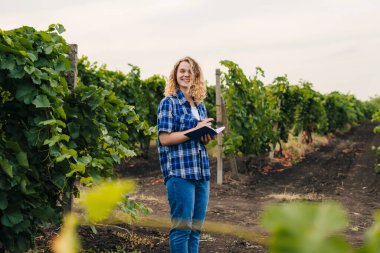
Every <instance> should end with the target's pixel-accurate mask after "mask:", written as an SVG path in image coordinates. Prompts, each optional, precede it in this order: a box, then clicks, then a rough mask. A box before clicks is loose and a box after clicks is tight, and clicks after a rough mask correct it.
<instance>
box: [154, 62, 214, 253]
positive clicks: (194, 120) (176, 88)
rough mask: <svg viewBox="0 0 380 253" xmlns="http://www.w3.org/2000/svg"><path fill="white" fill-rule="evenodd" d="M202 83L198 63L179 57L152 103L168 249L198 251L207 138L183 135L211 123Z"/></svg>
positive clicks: (205, 193)
mask: <svg viewBox="0 0 380 253" xmlns="http://www.w3.org/2000/svg"><path fill="white" fill-rule="evenodd" d="M205 97H206V85H205V82H204V80H203V74H202V70H201V68H200V66H199V64H198V63H197V62H196V61H195V60H193V59H192V58H190V57H185V58H183V59H181V60H179V61H178V62H177V63H176V64H175V65H174V68H173V70H172V71H171V73H170V77H169V81H168V83H167V85H166V87H165V98H164V99H162V101H161V103H160V105H159V107H158V117H157V127H158V133H159V136H158V151H159V156H160V164H161V170H162V173H163V176H164V180H165V185H166V192H167V195H168V200H169V206H170V217H171V230H170V233H169V238H170V251H171V252H173V253H174V252H175V253H182V252H184V253H188V252H191V253H193V252H198V248H199V238H200V231H201V227H202V224H203V222H204V219H205V216H206V208H207V203H208V197H209V189H210V184H209V180H210V167H209V160H208V155H207V151H206V148H205V146H204V145H206V144H207V143H208V142H209V141H210V140H211V137H210V136H209V135H205V136H202V137H201V138H200V139H199V140H194V139H189V138H188V137H187V136H185V134H186V133H187V132H190V131H193V130H195V129H196V128H199V127H203V126H205V125H209V126H210V125H211V123H210V122H211V121H212V120H213V119H212V118H207V113H206V108H205V105H204V104H203V102H202V101H203V99H204V98H205Z"/></svg>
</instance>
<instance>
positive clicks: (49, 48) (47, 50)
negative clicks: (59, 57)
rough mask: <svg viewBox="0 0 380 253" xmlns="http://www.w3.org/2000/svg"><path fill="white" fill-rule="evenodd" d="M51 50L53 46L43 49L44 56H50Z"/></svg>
mask: <svg viewBox="0 0 380 253" xmlns="http://www.w3.org/2000/svg"><path fill="white" fill-rule="evenodd" d="M53 49H54V45H50V46H48V47H46V48H45V54H47V55H49V54H51V52H53Z"/></svg>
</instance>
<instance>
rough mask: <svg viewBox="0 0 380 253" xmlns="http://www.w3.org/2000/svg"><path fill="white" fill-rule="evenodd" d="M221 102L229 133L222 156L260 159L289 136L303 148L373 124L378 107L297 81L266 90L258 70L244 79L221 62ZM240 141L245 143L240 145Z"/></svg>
mask: <svg viewBox="0 0 380 253" xmlns="http://www.w3.org/2000/svg"><path fill="white" fill-rule="evenodd" d="M221 64H222V65H223V66H224V67H226V68H227V71H226V72H224V73H223V74H222V96H223V99H224V101H225V106H226V111H227V118H228V122H229V128H230V129H229V132H228V133H227V134H226V136H225V137H224V143H223V149H224V153H226V154H235V155H236V154H244V155H263V154H266V153H268V152H269V151H270V150H271V147H274V146H275V145H276V144H280V147H281V141H283V142H287V140H288V136H289V135H290V134H293V135H296V136H297V135H300V134H302V137H303V139H304V141H305V142H306V143H310V142H312V141H313V140H312V134H313V133H316V134H321V135H325V134H328V133H336V132H337V131H342V130H346V129H347V128H348V127H350V126H353V125H357V124H359V123H361V122H363V121H365V120H368V119H370V118H371V116H372V114H373V113H374V112H375V110H376V108H377V107H376V106H375V105H374V104H373V103H370V102H362V101H359V100H358V99H356V98H355V96H353V95H345V94H341V93H339V92H332V93H330V94H327V95H322V94H321V93H319V92H318V91H316V90H313V89H312V84H311V83H309V82H306V81H301V82H300V84H299V85H290V83H289V81H288V79H287V76H286V75H285V76H280V77H277V78H275V79H274V81H273V83H272V84H269V85H264V83H263V81H262V80H261V79H262V77H264V72H263V70H262V69H260V68H257V69H256V73H255V75H254V76H253V77H246V75H245V74H244V73H243V70H242V69H241V68H240V67H239V66H238V65H237V64H236V63H234V62H231V61H222V62H221ZM243 140H244V141H243Z"/></svg>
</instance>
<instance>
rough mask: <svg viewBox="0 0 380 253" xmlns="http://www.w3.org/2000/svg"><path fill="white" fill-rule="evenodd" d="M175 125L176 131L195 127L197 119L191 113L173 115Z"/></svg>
mask: <svg viewBox="0 0 380 253" xmlns="http://www.w3.org/2000/svg"><path fill="white" fill-rule="evenodd" d="M175 122H176V126H177V128H178V131H185V130H188V129H190V128H193V127H195V126H196V125H197V124H198V120H197V119H196V118H195V117H194V116H193V115H192V114H188V113H187V114H182V115H180V116H175Z"/></svg>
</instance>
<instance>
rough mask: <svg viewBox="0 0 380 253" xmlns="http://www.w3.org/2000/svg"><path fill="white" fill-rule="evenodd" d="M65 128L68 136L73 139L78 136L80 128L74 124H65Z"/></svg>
mask: <svg viewBox="0 0 380 253" xmlns="http://www.w3.org/2000/svg"><path fill="white" fill-rule="evenodd" d="M67 128H68V129H69V132H70V136H71V138H73V139H76V138H78V137H79V135H80V126H79V125H78V124H76V123H74V122H70V123H68V124H67Z"/></svg>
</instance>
